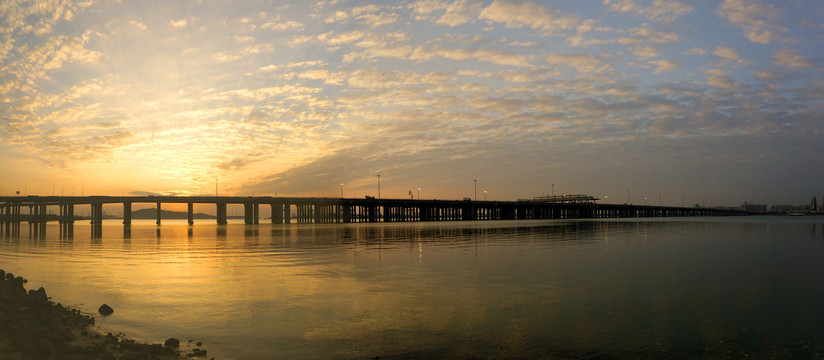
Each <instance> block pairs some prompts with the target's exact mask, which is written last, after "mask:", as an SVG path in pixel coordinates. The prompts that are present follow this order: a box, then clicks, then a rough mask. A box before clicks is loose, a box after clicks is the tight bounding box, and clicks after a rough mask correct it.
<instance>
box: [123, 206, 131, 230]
mask: <svg viewBox="0 0 824 360" xmlns="http://www.w3.org/2000/svg"><path fill="white" fill-rule="evenodd" d="M131 223H132V203H130V202H124V203H123V225H129V224H131Z"/></svg>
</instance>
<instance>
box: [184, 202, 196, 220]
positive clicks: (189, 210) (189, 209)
mask: <svg viewBox="0 0 824 360" xmlns="http://www.w3.org/2000/svg"><path fill="white" fill-rule="evenodd" d="M194 212H195V204H194V203H192V202H191V201H190V202H188V203H186V219H187V220H188V222H189V225H192V224H194V223H195V215H194Z"/></svg>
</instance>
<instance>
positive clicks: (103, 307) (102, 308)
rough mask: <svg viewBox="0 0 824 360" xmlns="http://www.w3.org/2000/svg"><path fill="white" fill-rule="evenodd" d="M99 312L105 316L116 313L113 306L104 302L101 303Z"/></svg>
mask: <svg viewBox="0 0 824 360" xmlns="http://www.w3.org/2000/svg"><path fill="white" fill-rule="evenodd" d="M97 312H99V313H100V314H102V315H103V316H109V315H111V314H113V313H114V309H112V307H111V306H109V305H106V304H103V305H100V308H99V309H97Z"/></svg>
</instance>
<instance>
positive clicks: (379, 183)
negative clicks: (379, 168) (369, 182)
mask: <svg viewBox="0 0 824 360" xmlns="http://www.w3.org/2000/svg"><path fill="white" fill-rule="evenodd" d="M380 199H381V174H378V200H380Z"/></svg>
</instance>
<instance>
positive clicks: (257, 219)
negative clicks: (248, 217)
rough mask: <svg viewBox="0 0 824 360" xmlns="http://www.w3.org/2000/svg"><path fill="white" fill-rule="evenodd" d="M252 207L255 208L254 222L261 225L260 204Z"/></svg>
mask: <svg viewBox="0 0 824 360" xmlns="http://www.w3.org/2000/svg"><path fill="white" fill-rule="evenodd" d="M252 206H253V207H254V209H253V214H252V217H253V221H254V223H255V224H260V204H258V203H254V205H252Z"/></svg>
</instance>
